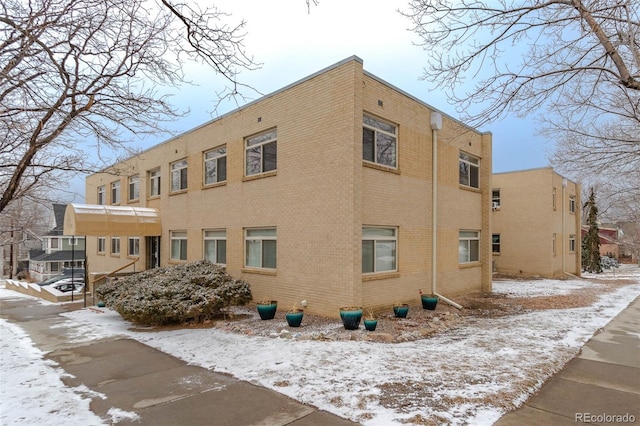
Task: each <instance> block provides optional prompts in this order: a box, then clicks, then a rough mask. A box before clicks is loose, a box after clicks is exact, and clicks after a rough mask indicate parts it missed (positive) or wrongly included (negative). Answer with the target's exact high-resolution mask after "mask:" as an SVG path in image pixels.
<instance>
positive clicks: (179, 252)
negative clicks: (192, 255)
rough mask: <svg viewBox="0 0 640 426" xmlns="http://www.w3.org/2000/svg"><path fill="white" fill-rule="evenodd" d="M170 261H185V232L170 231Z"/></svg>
mask: <svg viewBox="0 0 640 426" xmlns="http://www.w3.org/2000/svg"><path fill="white" fill-rule="evenodd" d="M169 239H170V241H171V260H187V231H171V232H170V233H169Z"/></svg>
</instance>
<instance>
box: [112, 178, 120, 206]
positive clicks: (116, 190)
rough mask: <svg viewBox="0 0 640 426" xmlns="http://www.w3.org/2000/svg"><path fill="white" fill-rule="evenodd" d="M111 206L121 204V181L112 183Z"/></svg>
mask: <svg viewBox="0 0 640 426" xmlns="http://www.w3.org/2000/svg"><path fill="white" fill-rule="evenodd" d="M111 204H120V181H119V180H117V181H115V182H111Z"/></svg>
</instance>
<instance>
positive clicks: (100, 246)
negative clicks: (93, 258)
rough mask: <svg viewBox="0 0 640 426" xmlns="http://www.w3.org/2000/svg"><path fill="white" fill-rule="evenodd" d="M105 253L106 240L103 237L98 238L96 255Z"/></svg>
mask: <svg viewBox="0 0 640 426" xmlns="http://www.w3.org/2000/svg"><path fill="white" fill-rule="evenodd" d="M106 251H107V239H106V238H105V237H98V253H105V252H106Z"/></svg>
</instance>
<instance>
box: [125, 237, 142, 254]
mask: <svg viewBox="0 0 640 426" xmlns="http://www.w3.org/2000/svg"><path fill="white" fill-rule="evenodd" d="M128 246H129V250H128V251H127V254H128V255H129V256H140V238H139V237H129V244H128Z"/></svg>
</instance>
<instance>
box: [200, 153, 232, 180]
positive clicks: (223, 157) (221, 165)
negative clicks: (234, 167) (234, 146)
mask: <svg viewBox="0 0 640 426" xmlns="http://www.w3.org/2000/svg"><path fill="white" fill-rule="evenodd" d="M225 180H227V147H226V146H223V147H220V148H216V149H214V150H211V151H208V152H205V154H204V184H205V185H210V184H212V183H216V182H224V181H225Z"/></svg>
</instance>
